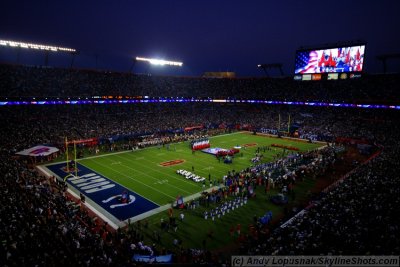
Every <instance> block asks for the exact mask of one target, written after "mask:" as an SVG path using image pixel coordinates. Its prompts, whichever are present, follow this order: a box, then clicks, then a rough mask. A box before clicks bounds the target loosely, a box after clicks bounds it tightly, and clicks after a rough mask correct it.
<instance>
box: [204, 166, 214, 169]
mask: <svg viewBox="0 0 400 267" xmlns="http://www.w3.org/2000/svg"><path fill="white" fill-rule="evenodd" d="M212 169H214V167H213V166H208V167H205V168H203V169H202V170H212Z"/></svg>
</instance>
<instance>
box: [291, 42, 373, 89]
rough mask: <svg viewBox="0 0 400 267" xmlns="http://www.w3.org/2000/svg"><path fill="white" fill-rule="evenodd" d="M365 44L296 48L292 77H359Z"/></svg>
mask: <svg viewBox="0 0 400 267" xmlns="http://www.w3.org/2000/svg"><path fill="white" fill-rule="evenodd" d="M364 55H365V44H360V45H354V46H343V47H329V48H324V49H307V50H304V49H303V50H297V51H296V59H295V70H294V74H295V75H294V79H295V80H301V81H318V80H345V79H354V78H359V77H361V73H362V70H363V66H364Z"/></svg>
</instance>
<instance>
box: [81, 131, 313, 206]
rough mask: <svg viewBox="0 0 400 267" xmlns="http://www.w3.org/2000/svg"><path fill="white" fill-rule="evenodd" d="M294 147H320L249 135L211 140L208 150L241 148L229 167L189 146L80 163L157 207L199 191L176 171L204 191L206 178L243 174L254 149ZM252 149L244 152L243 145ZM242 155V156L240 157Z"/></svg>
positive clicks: (269, 155) (271, 153) (277, 150)
mask: <svg viewBox="0 0 400 267" xmlns="http://www.w3.org/2000/svg"><path fill="white" fill-rule="evenodd" d="M273 143H275V144H283V145H286V146H294V147H297V148H299V149H300V151H303V152H304V151H308V150H312V149H315V148H317V147H319V146H320V145H319V144H313V143H307V142H299V141H295V140H286V139H280V138H273V137H267V136H262V135H252V134H249V133H241V132H237V133H233V134H228V135H220V136H215V137H211V138H210V144H211V147H219V148H225V149H231V148H233V147H234V146H241V147H242V149H241V150H240V153H239V154H236V156H235V158H234V159H233V163H232V164H225V163H223V162H222V160H221V161H220V162H219V161H218V160H217V158H216V157H215V156H213V155H210V154H206V153H203V152H201V151H196V152H195V153H194V154H193V153H192V151H191V149H190V148H189V142H183V143H177V144H171V145H170V146H169V149H168V148H167V146H165V147H148V148H145V149H140V150H135V151H128V152H124V153H114V154H107V155H101V156H98V157H91V158H86V159H81V160H80V161H79V163H81V164H83V165H85V166H86V167H88V168H90V169H92V170H94V171H96V172H98V173H100V174H102V175H104V176H106V177H108V178H109V179H111V180H114V181H116V182H117V183H119V184H121V185H123V186H125V187H127V188H129V189H131V190H132V191H134V192H136V193H137V194H139V195H141V196H143V197H145V198H147V199H149V200H151V201H153V202H155V203H157V204H158V205H165V204H170V203H171V202H172V201H174V200H175V199H176V197H177V196H178V195H181V196H184V197H185V196H190V195H193V194H195V193H198V192H201V191H202V189H203V188H202V186H203V184H202V183H196V182H194V181H192V180H187V179H185V178H184V177H183V176H181V175H178V174H176V170H178V169H184V170H188V171H192V168H193V169H194V172H195V174H197V175H199V176H202V177H205V178H206V182H207V187H208V186H209V183H208V177H209V175H210V176H211V179H212V180H214V179H216V180H217V181H218V180H221V181H222V177H223V176H224V175H226V174H227V173H228V171H231V170H236V171H239V170H242V169H245V168H247V167H249V166H251V161H250V160H251V158H253V157H254V155H255V151H256V149H257V147H262V146H270V145H271V144H273ZM246 144H247V145H251V146H249V147H247V148H246V149H244V145H246ZM282 151H283V149H281V148H273V149H272V150H268V151H266V152H265V153H264V152H263V154H264V158H263V162H266V161H271V160H272V159H273V156H275V155H276V154H277V153H282ZM241 153H243V155H241ZM173 160H182V161H183V163H181V164H178V165H172V166H165V167H164V166H162V165H160V164H162V163H163V162H167V161H173Z"/></svg>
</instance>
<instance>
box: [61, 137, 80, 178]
mask: <svg viewBox="0 0 400 267" xmlns="http://www.w3.org/2000/svg"><path fill="white" fill-rule="evenodd" d="M70 144H73V145H74V147H73V153H74V154H73V159H74V163H75V164H74V170H71V169H70V166H69V165H70V162H69V148H68V146H69V145H70ZM65 153H66V164H67V166H66V171H67V173H68V174H67V176H66V177H65V178H64V180H65V179H66V178H67V177H70V176H73V175H72V174H71V171H74V174H75V177H78V168H77V166H76V141H75V140H73V141H68V138H67V137H65Z"/></svg>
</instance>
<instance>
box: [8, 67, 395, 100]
mask: <svg viewBox="0 0 400 267" xmlns="http://www.w3.org/2000/svg"><path fill="white" fill-rule="evenodd" d="M399 80H400V75H399V74H387V75H364V76H363V77H362V79H355V80H353V79H352V80H338V81H332V80H329V81H318V82H312V81H311V82H301V81H294V80H293V79H292V78H279V79H277V78H237V79H236V78H235V79H215V78H198V77H167V76H149V75H133V74H130V73H117V72H104V71H93V70H76V69H59V68H51V67H32V66H16V65H5V64H3V65H0V96H1V97H64V98H65V97H92V96H150V97H187V98H191V97H195V98H196V97H200V98H208V97H210V98H216V99H228V98H231V99H266V100H281V101H284V100H286V101H320V102H331V103H342V102H346V103H375V104H383V103H385V104H392V103H399V102H400V94H399V92H398V90H397V84H398V82H399Z"/></svg>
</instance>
